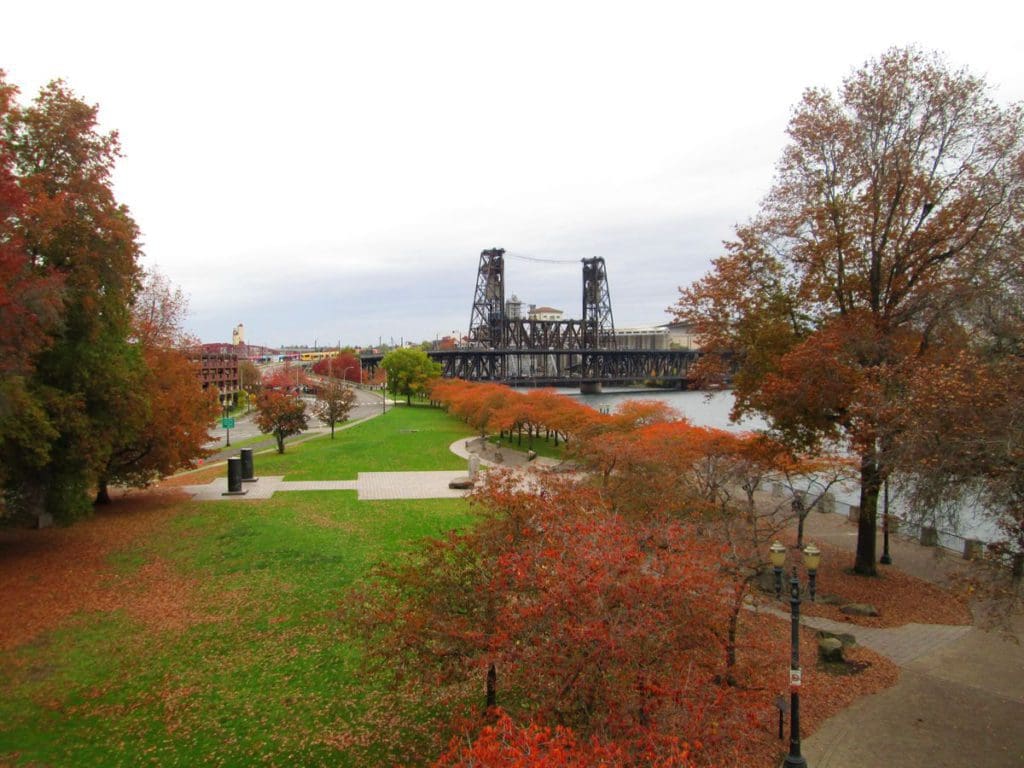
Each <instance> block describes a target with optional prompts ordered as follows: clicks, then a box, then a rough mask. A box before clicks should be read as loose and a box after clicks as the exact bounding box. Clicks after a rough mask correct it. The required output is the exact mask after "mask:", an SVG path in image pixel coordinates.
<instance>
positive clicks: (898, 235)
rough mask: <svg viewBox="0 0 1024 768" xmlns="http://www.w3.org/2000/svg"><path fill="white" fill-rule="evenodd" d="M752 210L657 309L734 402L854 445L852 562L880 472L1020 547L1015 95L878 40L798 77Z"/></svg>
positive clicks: (806, 441)
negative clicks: (669, 308)
mask: <svg viewBox="0 0 1024 768" xmlns="http://www.w3.org/2000/svg"><path fill="white" fill-rule="evenodd" d="M788 134H789V139H790V141H789V144H788V146H787V147H786V149H785V152H784V153H783V155H782V159H781V161H780V163H779V167H778V176H777V179H776V182H775V184H774V186H773V187H772V189H771V191H770V192H769V194H768V196H767V197H766V198H765V200H764V202H763V203H762V204H761V207H760V210H759V211H758V213H757V215H756V216H755V217H754V218H753V219H752V220H751V221H749V222H748V223H747V224H744V225H743V226H740V227H738V228H737V230H736V236H735V238H734V239H733V240H731V241H729V242H727V243H726V244H725V246H726V252H725V255H723V256H721V257H719V258H718V259H716V260H715V261H714V266H713V269H712V271H711V272H710V273H709V274H708V275H707V276H705V277H704V278H702V279H701V280H699V281H697V282H696V283H694V284H693V285H691V286H690V287H688V288H686V289H683V290H682V292H681V297H680V300H679V302H678V304H677V305H676V306H675V308H674V310H675V313H676V316H677V317H678V318H679V319H681V320H684V321H688V322H691V323H693V324H694V325H695V326H696V328H697V330H698V332H699V334H700V336H701V339H702V344H703V348H704V349H705V351H706V352H707V353H708V354H707V355H706V356H705V357H704V359H703V360H702V365H703V367H704V374H705V375H706V376H707V377H714V376H716V375H720V374H722V373H725V372H727V371H729V370H731V371H733V372H734V376H733V377H732V383H733V387H734V393H735V396H736V407H735V414H736V415H742V414H744V413H749V412H757V413H759V414H763V415H764V416H766V417H767V418H768V419H769V421H770V423H771V426H772V428H773V429H774V430H775V431H776V433H777V434H779V435H780V436H781V437H782V438H783V439H785V441H786V442H787V443H788V444H790V445H793V446H799V447H800V448H801V449H802V450H810V451H813V450H815V449H816V446H818V445H820V444H821V443H822V442H823V441H837V440H838V441H841V442H843V443H844V444H845V445H848V446H849V447H850V449H851V450H853V451H854V452H855V453H856V454H857V456H858V457H859V474H860V488H861V498H860V507H861V519H860V529H859V535H858V541H857V554H856V561H855V564H854V567H855V570H856V571H857V572H858V573H862V574H874V573H875V571H876V566H875V562H876V550H875V530H876V511H877V508H878V498H879V491H880V489H881V488H882V485H883V483H884V482H885V481H886V480H887V479H888V478H890V477H892V476H893V474H894V473H897V472H898V473H900V476H902V477H903V478H904V479H905V480H906V481H907V485H908V487H909V492H910V495H911V497H912V499H914V501H915V502H916V504H917V506H918V509H919V510H920V511H921V512H922V513H925V512H928V511H929V510H932V509H934V505H935V504H936V502H939V501H941V502H946V503H950V502H956V501H958V500H962V499H965V498H972V497H974V498H977V499H979V500H980V501H981V502H982V504H983V507H984V508H985V509H987V510H988V512H989V513H990V514H991V515H992V516H993V517H994V519H995V520H996V521H997V522H998V523H999V525H1000V526H1001V527H1002V530H1003V533H1004V537H1005V538H1004V542H1003V543H1004V546H1006V547H1008V548H1010V549H1012V550H1014V551H1016V552H1018V553H1020V552H1024V482H1022V479H1021V478H1022V477H1024V475H1022V473H1021V471H1020V470H1021V464H1020V462H1021V456H1022V450H1021V449H1022V444H1024V443H1022V435H1024V432H1022V430H1021V418H1020V414H1021V413H1022V412H1024V410H1022V408H1021V406H1022V405H1024V402H1022V401H1021V395H1020V392H1021V388H1020V381H1021V374H1022V373H1024V360H1022V351H1024V343H1022V342H1024V259H1022V257H1021V253H1022V233H1024V229H1022V224H1024V111H1022V109H1021V107H1020V106H1019V105H1013V106H1010V107H1005V108H1004V107H1000V106H999V105H997V104H996V103H995V102H994V101H993V100H992V98H991V96H990V91H989V88H988V87H987V85H986V84H985V82H984V81H983V80H982V79H980V78H977V77H974V76H972V75H970V74H969V73H968V72H966V71H951V70H950V69H949V68H948V67H947V66H946V64H945V62H944V61H943V60H942V59H941V58H940V57H939V56H937V55H933V54H927V53H924V52H921V51H919V50H915V49H895V50H891V51H888V52H887V53H885V54H884V55H883V56H881V57H880V58H878V59H877V60H874V61H871V62H869V63H867V64H866V65H865V66H864V67H863V68H861V69H859V70H857V71H856V72H854V73H853V74H852V75H851V76H850V77H849V78H847V80H846V81H845V82H844V83H843V85H842V87H841V88H840V89H839V90H838V91H837V92H832V91H829V90H825V89H817V88H816V89H811V90H808V91H807V92H806V93H805V94H804V97H803V99H802V101H801V102H800V103H799V104H798V105H797V107H796V109H795V110H794V113H793V117H792V119H791V121H790V124H789V130H788Z"/></svg>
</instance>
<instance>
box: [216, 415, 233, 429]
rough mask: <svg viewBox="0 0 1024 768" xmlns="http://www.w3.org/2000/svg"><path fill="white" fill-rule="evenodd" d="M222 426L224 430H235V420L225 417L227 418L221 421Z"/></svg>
mask: <svg viewBox="0 0 1024 768" xmlns="http://www.w3.org/2000/svg"><path fill="white" fill-rule="evenodd" d="M220 425H221V426H222V427H224V429H234V428H235V420H234V419H229V418H226V417H225V418H223V419H221V420H220Z"/></svg>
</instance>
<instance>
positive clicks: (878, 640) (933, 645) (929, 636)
mask: <svg viewBox="0 0 1024 768" xmlns="http://www.w3.org/2000/svg"><path fill="white" fill-rule="evenodd" d="M759 610H762V611H767V612H768V613H772V614H775V615H776V616H779V617H780V618H784V619H788V618H789V612H788V611H782V610H780V609H778V608H774V607H772V606H761V607H760V608H759ZM800 623H801V624H804V625H806V626H808V627H814V628H815V629H822V630H825V631H826V632H831V633H833V634H836V635H841V634H848V635H853V637H854V638H855V639H856V640H857V643H858V644H860V645H863V646H865V647H867V648H870V649H871V650H873V651H876V652H877V653H880V654H882V655H883V656H885V657H887V658H889V659H891V660H892V661H893V662H895V663H896V664H898V665H899V666H901V667H905V666H907V665H908V664H910V663H911V662H912V661H916V660H917V659H918V658H920V657H922V656H927V655H928V654H930V653H932V652H934V651H937V650H939V649H940V648H944V647H945V646H947V645H949V644H950V643H953V642H955V641H957V640H959V639H960V638H962V637H963V636H964V635H966V634H967V633H968V632H972V631H974V630H972V628H971V627H965V626H957V625H949V624H904V625H903V626H902V627H888V628H876V627H862V626H860V625H858V624H849V623H847V622H844V621H833V620H832V619H826V618H824V617H821V616H801V617H800Z"/></svg>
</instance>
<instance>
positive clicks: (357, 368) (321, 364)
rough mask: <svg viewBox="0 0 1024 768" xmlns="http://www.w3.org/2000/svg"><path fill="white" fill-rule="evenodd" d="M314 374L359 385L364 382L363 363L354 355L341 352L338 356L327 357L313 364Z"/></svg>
mask: <svg viewBox="0 0 1024 768" xmlns="http://www.w3.org/2000/svg"><path fill="white" fill-rule="evenodd" d="M313 373H315V374H316V375H317V376H328V377H330V378H333V379H342V380H344V381H351V382H354V383H356V384H359V383H361V382H362V363H360V361H359V358H358V357H356V356H355V355H353V354H352V353H350V352H340V353H338V354H337V355H331V356H330V357H325V358H324V359H323V360H317V361H316V362H315V363H314V364H313Z"/></svg>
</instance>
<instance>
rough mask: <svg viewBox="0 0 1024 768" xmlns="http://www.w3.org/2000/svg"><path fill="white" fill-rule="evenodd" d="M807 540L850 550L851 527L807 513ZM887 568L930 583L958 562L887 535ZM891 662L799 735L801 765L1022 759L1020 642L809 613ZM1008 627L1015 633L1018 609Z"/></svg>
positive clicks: (811, 621) (1002, 763) (974, 630)
mask: <svg viewBox="0 0 1024 768" xmlns="http://www.w3.org/2000/svg"><path fill="white" fill-rule="evenodd" d="M807 536H808V538H810V539H812V540H814V541H825V542H828V543H829V544H832V545H833V546H837V547H842V548H844V549H846V550H848V551H849V552H850V553H852V552H853V550H854V546H855V543H856V528H855V526H854V525H853V524H851V523H849V522H848V521H846V520H845V519H844V518H842V517H840V516H839V515H816V516H812V517H811V518H809V519H808V532H807ZM890 549H891V551H892V556H893V565H892V566H879V567H880V568H885V567H891V568H899V569H901V570H903V571H905V572H906V573H909V574H911V575H914V576H917V577H918V578H922V579H926V580H928V581H932V582H935V583H940V584H941V583H944V582H945V580H946V579H947V578H948V576H949V574H951V573H955V572H956V571H959V570H961V569H962V568H964V567H966V566H965V564H964V563H963V561H962V560H959V559H957V558H956V557H955V556H953V555H951V554H948V553H945V552H944V551H942V550H938V549H935V548H928V547H921V546H920V545H918V544H917V543H916V542H913V541H909V540H905V539H900V538H896V539H895V540H894V541H892V542H891V546H890ZM805 623H806V624H807V625H808V626H813V627H817V628H819V629H825V630H828V631H830V632H835V633H842V632H849V633H850V634H852V635H854V637H856V639H857V642H859V643H861V644H863V645H865V646H867V647H869V648H871V649H872V650H875V651H877V652H878V653H881V654H882V655H884V656H887V657H888V658H890V659H892V660H893V661H894V662H895V663H896V664H898V665H899V666H900V668H901V674H900V679H899V681H898V682H897V683H896V685H894V686H893V687H891V688H888V689H887V690H885V691H882V692H880V693H877V694H874V695H871V696H866V697H863V698H861V699H858V700H857V701H856V703H854V704H853V705H852V706H851V707H849V708H847V709H845V710H843V711H842V712H840V713H839V714H837V715H835V716H834V717H832V718H830V719H829V720H828V721H826V722H825V724H824V725H823V726H822V727H821V728H819V729H818V731H817V732H815V733H814V734H813V735H812V736H810V737H809V738H807V739H805V740H804V742H803V747H804V748H803V754H804V756H805V757H806V758H807V763H808V765H809V766H811V768H860V766H869V765H885V766H899V767H900V768H947V766H948V767H949V768H952V766H962V765H984V766H987V767H989V768H1004V767H1005V768H1010V767H1011V766H1013V768H1019V767H1020V766H1022V765H1024V646H1022V645H1021V644H1019V643H1017V642H1015V641H1013V640H1011V639H1008V638H1007V637H1005V636H1004V635H1003V634H1000V633H998V632H993V631H986V630H983V629H980V628H978V627H952V626H944V625H933V624H906V625H904V626H902V627H893V628H889V629H875V628H868V627H859V626H855V625H852V624H846V623H843V622H835V621H829V620H828V619H823V618H817V617H805ZM1014 629H1015V630H1016V633H1017V635H1018V636H1021V634H1022V633H1024V620H1022V617H1020V616H1018V617H1016V619H1015V623H1014Z"/></svg>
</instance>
